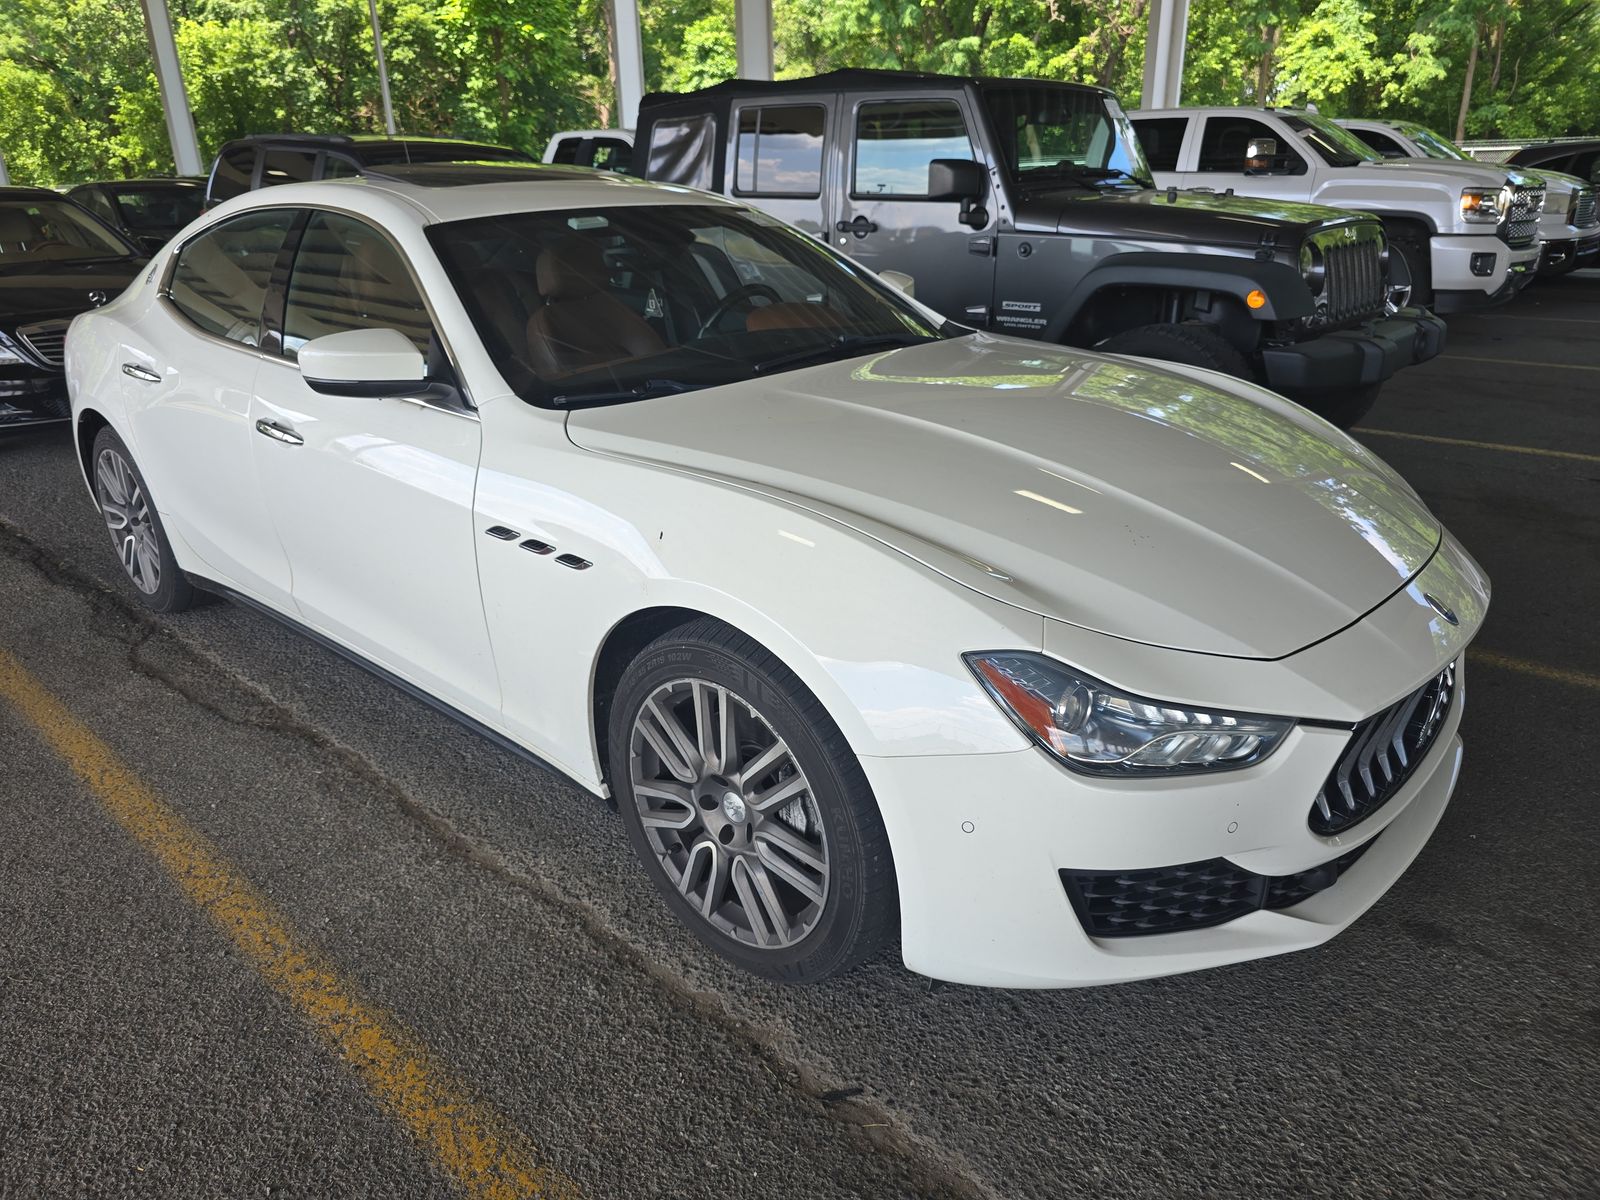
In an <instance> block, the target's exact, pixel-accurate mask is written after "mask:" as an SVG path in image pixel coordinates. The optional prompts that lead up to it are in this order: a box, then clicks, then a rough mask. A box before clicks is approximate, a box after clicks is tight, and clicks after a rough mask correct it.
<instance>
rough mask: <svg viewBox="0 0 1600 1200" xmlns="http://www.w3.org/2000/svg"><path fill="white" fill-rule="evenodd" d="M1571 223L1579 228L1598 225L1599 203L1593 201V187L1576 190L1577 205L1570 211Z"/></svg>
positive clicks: (1589, 227)
mask: <svg viewBox="0 0 1600 1200" xmlns="http://www.w3.org/2000/svg"><path fill="white" fill-rule="evenodd" d="M1572 223H1573V224H1574V225H1576V226H1577V227H1578V228H1579V229H1593V228H1594V227H1595V226H1596V225H1600V204H1596V203H1595V194H1594V189H1593V188H1583V189H1581V190H1580V191H1579V192H1578V205H1577V207H1576V208H1575V209H1574V210H1573V213H1572Z"/></svg>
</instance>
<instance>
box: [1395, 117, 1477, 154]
mask: <svg viewBox="0 0 1600 1200" xmlns="http://www.w3.org/2000/svg"><path fill="white" fill-rule="evenodd" d="M1396 128H1398V129H1399V130H1400V132H1401V133H1403V134H1405V135H1406V136H1407V137H1408V138H1410V139H1411V140H1412V141H1413V142H1415V143H1416V144H1417V148H1418V149H1419V150H1421V151H1422V152H1423V153H1424V154H1426V155H1427V156H1428V157H1429V158H1453V159H1456V160H1457V161H1459V162H1473V161H1475V160H1474V159H1473V157H1472V155H1470V154H1468V153H1467V152H1466V151H1465V150H1463V149H1461V147H1459V146H1457V145H1456V144H1455V143H1454V142H1452V141H1451V140H1450V139H1449V138H1444V137H1440V136H1439V135H1438V134H1437V133H1435V132H1434V131H1433V130H1431V129H1429V128H1428V127H1427V126H1426V125H1400V126H1397V127H1396Z"/></svg>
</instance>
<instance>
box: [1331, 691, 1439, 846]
mask: <svg viewBox="0 0 1600 1200" xmlns="http://www.w3.org/2000/svg"><path fill="white" fill-rule="evenodd" d="M1455 697H1456V665H1455V663H1451V664H1450V665H1449V666H1448V667H1446V668H1445V669H1444V670H1443V671H1440V672H1439V674H1438V675H1436V676H1435V677H1434V678H1432V679H1430V680H1428V682H1427V683H1425V684H1423V685H1422V686H1421V687H1420V688H1418V689H1417V690H1416V691H1414V692H1412V693H1411V694H1410V695H1409V696H1407V697H1405V698H1404V699H1403V700H1400V701H1398V702H1396V703H1394V704H1391V705H1390V706H1389V707H1388V708H1386V709H1384V710H1383V711H1382V712H1380V713H1374V714H1373V715H1372V716H1370V717H1368V718H1367V719H1366V720H1365V721H1362V722H1361V723H1360V724H1359V725H1357V726H1356V727H1355V729H1354V730H1353V731H1352V732H1351V735H1350V742H1349V744H1348V745H1346V746H1345V749H1344V753H1343V754H1341V755H1340V756H1339V761H1338V762H1337V763H1335V764H1334V767H1333V770H1332V771H1331V772H1330V773H1329V775H1328V779H1327V782H1326V783H1324V784H1323V785H1322V790H1321V791H1320V792H1318V793H1317V799H1316V803H1315V804H1313V805H1312V806H1311V818H1310V825H1311V831H1312V832H1313V833H1319V834H1322V835H1323V836H1325V837H1326V836H1330V835H1332V834H1335V833H1343V832H1344V831H1345V830H1347V829H1349V828H1350V827H1351V826H1353V825H1358V824H1360V823H1361V822H1362V821H1365V820H1366V819H1367V818H1368V817H1370V816H1371V815H1372V814H1373V813H1375V812H1377V811H1378V810H1379V809H1380V808H1382V807H1383V806H1384V805H1385V804H1387V803H1388V802H1389V801H1390V800H1391V799H1392V798H1393V797H1394V794H1395V793H1396V792H1398V791H1399V790H1400V786H1401V785H1402V784H1403V783H1405V781H1406V780H1407V779H1408V778H1410V776H1411V772H1412V771H1414V770H1415V769H1416V766H1417V764H1418V763H1419V762H1421V761H1422V759H1423V758H1424V757H1425V756H1426V755H1427V753H1428V749H1429V747H1430V746H1432V745H1433V740H1434V738H1435V737H1437V736H1438V733H1439V730H1440V729H1442V728H1443V727H1444V722H1445V718H1446V717H1447V716H1449V715H1450V707H1451V705H1452V704H1453V703H1454V701H1455Z"/></svg>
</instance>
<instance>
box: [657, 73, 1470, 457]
mask: <svg viewBox="0 0 1600 1200" xmlns="http://www.w3.org/2000/svg"><path fill="white" fill-rule="evenodd" d="M635 145H636V150H635V168H634V169H635V170H642V171H643V173H644V175H645V178H647V179H653V180H658V181H661V182H666V183H677V184H686V185H689V186H692V187H698V188H705V189H709V190H711V191H716V192H721V193H724V194H726V195H728V196H731V197H734V198H736V199H739V200H742V201H744V202H745V203H748V204H750V205H753V206H755V207H757V208H761V209H764V210H766V211H767V212H770V213H772V214H773V215H775V216H777V217H780V218H782V219H784V220H786V221H788V222H789V223H790V224H792V225H795V226H797V227H798V228H800V229H802V230H804V231H805V232H807V233H810V234H813V235H814V236H815V237H817V238H818V239H819V240H822V241H827V242H831V243H832V244H833V245H834V246H835V247H836V248H837V249H839V250H841V251H843V252H844V253H846V254H848V255H849V256H850V257H852V258H854V259H855V260H856V261H858V262H860V263H861V264H863V265H864V266H867V267H870V268H872V269H873V270H875V271H879V272H884V271H895V272H900V273H902V274H907V275H910V276H911V277H912V278H913V280H914V281H915V293H916V297H917V299H918V300H920V301H922V302H923V303H924V304H927V305H929V306H930V307H932V308H935V309H937V310H938V311H939V312H941V313H943V314H944V315H945V316H947V317H949V318H951V319H952V320H954V321H958V322H961V323H963V324H966V325H970V326H973V327H976V328H980V329H991V330H996V331H999V332H1003V333H1013V334H1018V335H1021V336H1024V337H1033V338H1042V339H1045V340H1048V341H1054V342H1065V343H1068V344H1070V345H1074V346H1092V347H1095V348H1096V349H1099V350H1104V351H1108V352H1111V353H1119V354H1135V355H1143V356H1145V357H1149V358H1161V359H1169V360H1172V361H1175V362H1182V363H1188V364H1191V365H1195V366H1201V367H1208V368H1211V369H1213V370H1218V371H1224V372H1226V373H1228V374H1231V375H1237V376H1241V377H1244V378H1247V379H1254V380H1257V381H1260V382H1262V383H1265V384H1266V385H1267V386H1269V387H1271V388H1273V389H1274V390H1276V391H1279V392H1282V393H1284V394H1285V395H1288V396H1290V397H1292V398H1294V399H1295V400H1298V401H1299V402H1300V403H1302V404H1304V405H1306V406H1307V407H1308V408H1311V409H1313V410H1315V411H1316V412H1319V413H1321V414H1322V415H1323V416H1325V417H1327V418H1328V419H1329V420H1331V421H1333V422H1335V423H1336V424H1339V425H1342V426H1344V427H1346V428H1348V427H1349V426H1351V425H1353V424H1355V423H1356V422H1357V421H1358V420H1360V419H1361V417H1362V416H1363V415H1364V414H1365V413H1366V412H1367V410H1368V409H1370V408H1371V407H1372V403H1373V401H1374V400H1375V399H1376V397H1377V392H1378V387H1379V385H1380V384H1381V383H1382V382H1383V381H1384V380H1385V379H1388V378H1389V376H1391V375H1392V374H1394V372H1395V371H1397V370H1399V369H1400V368H1401V367H1405V366H1409V365H1411V364H1413V363H1419V362H1425V361H1426V360H1428V359H1430V358H1432V357H1434V356H1435V355H1436V354H1438V353H1439V351H1440V350H1441V349H1442V348H1443V346H1444V323H1443V322H1442V321H1440V320H1439V319H1438V318H1437V317H1435V316H1433V315H1432V314H1431V313H1428V312H1426V311H1424V310H1422V309H1415V308H1397V307H1396V306H1395V304H1394V303H1393V300H1392V297H1391V293H1390V291H1389V287H1388V282H1387V274H1388V271H1387V268H1388V247H1387V244H1386V242H1385V240H1384V233H1383V227H1382V225H1381V224H1379V222H1378V220H1377V219H1376V218H1374V217H1371V216H1368V215H1366V214H1364V213H1351V212H1346V211H1344V210H1341V209H1333V208H1324V207H1321V206H1319V205H1304V204H1279V203H1272V202H1268V201H1259V200H1246V199H1242V198H1239V197H1235V196H1232V195H1224V196H1217V195H1205V194H1200V193H1193V192H1178V191H1176V190H1167V191H1159V190H1157V189H1156V187H1155V185H1154V183H1153V182H1152V181H1151V176H1150V168H1149V166H1148V165H1147V164H1146V162H1145V158H1144V153H1143V151H1142V150H1141V149H1140V148H1139V140H1138V138H1137V137H1136V136H1135V134H1134V132H1133V128H1132V126H1131V125H1130V124H1129V122H1128V119H1127V117H1126V116H1124V115H1123V112H1122V109H1121V107H1120V106H1119V105H1118V104H1117V99H1116V97H1115V96H1113V95H1112V94H1111V93H1110V92H1108V91H1105V90H1104V89H1101V88H1094V87H1085V86H1081V85H1076V84H1064V83H1044V82H1039V81H1036V80H1024V79H971V78H959V77H955V76H942V75H916V74H904V73H900V72H894V71H834V72H832V73H830V74H827V75H819V76H817V77H815V78H812V79H800V80H783V81H780V82H753V81H750V80H731V81H729V82H727V83H722V84H718V85H717V86H715V87H710V88H705V89H703V90H701V91H698V92H689V93H686V94H681V95H674V94H655V95H651V96H647V97H646V98H645V101H644V104H643V106H642V107H641V109H640V112H639V126H638V137H637V141H636V143H635Z"/></svg>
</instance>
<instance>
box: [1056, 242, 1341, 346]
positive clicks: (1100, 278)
mask: <svg viewBox="0 0 1600 1200" xmlns="http://www.w3.org/2000/svg"><path fill="white" fill-rule="evenodd" d="M1111 287H1147V288H1158V289H1164V290H1169V291H1170V290H1172V289H1179V290H1183V291H1195V292H1220V293H1222V294H1223V295H1225V296H1232V297H1233V298H1234V299H1236V300H1238V301H1239V303H1240V304H1241V305H1243V306H1244V308H1245V311H1246V312H1248V313H1249V314H1250V315H1251V316H1252V317H1254V318H1255V319H1256V320H1258V321H1293V320H1296V319H1298V318H1300V317H1309V316H1310V315H1311V314H1312V313H1313V312H1315V311H1316V306H1315V304H1314V303H1313V301H1312V298H1311V289H1310V288H1308V287H1307V286H1306V282H1305V280H1304V279H1302V278H1301V277H1300V272H1299V271H1296V270H1295V269H1294V268H1293V267H1290V266H1287V265H1285V264H1284V263H1280V262H1261V261H1259V260H1257V259H1254V258H1233V257H1229V256H1226V255H1221V254H1181V253H1154V254H1152V253H1149V252H1136V253H1131V254H1112V255H1108V256H1107V257H1106V258H1104V259H1102V260H1101V261H1100V262H1099V263H1097V264H1096V265H1095V266H1094V268H1093V269H1092V270H1091V271H1090V272H1089V273H1088V274H1087V275H1085V276H1084V277H1083V278H1082V279H1081V280H1079V281H1078V285H1077V287H1075V288H1073V289H1072V291H1071V292H1070V293H1069V294H1068V296H1067V298H1066V300H1065V301H1063V303H1062V304H1061V306H1060V307H1059V308H1058V309H1057V310H1056V313H1055V316H1054V317H1053V318H1051V321H1050V324H1049V325H1047V326H1046V327H1045V330H1044V333H1043V337H1044V338H1046V339H1047V340H1049V341H1053V342H1059V341H1060V340H1061V339H1062V337H1063V336H1064V335H1065V334H1066V332H1067V330H1068V329H1070V328H1071V327H1072V324H1073V322H1074V321H1076V320H1077V318H1078V314H1079V313H1080V312H1082V311H1083V309H1084V306H1085V305H1087V304H1088V303H1089V302H1090V301H1091V300H1092V299H1094V297H1095V295H1096V293H1098V292H1101V291H1104V290H1105V289H1106V288H1111ZM1256 290H1259V291H1261V292H1263V293H1264V294H1265V295H1266V298H1267V302H1266V303H1265V304H1263V305H1262V306H1261V307H1260V308H1250V307H1249V305H1248V304H1247V303H1246V302H1245V297H1246V296H1248V295H1249V294H1250V293H1251V292H1252V291H1256Z"/></svg>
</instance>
